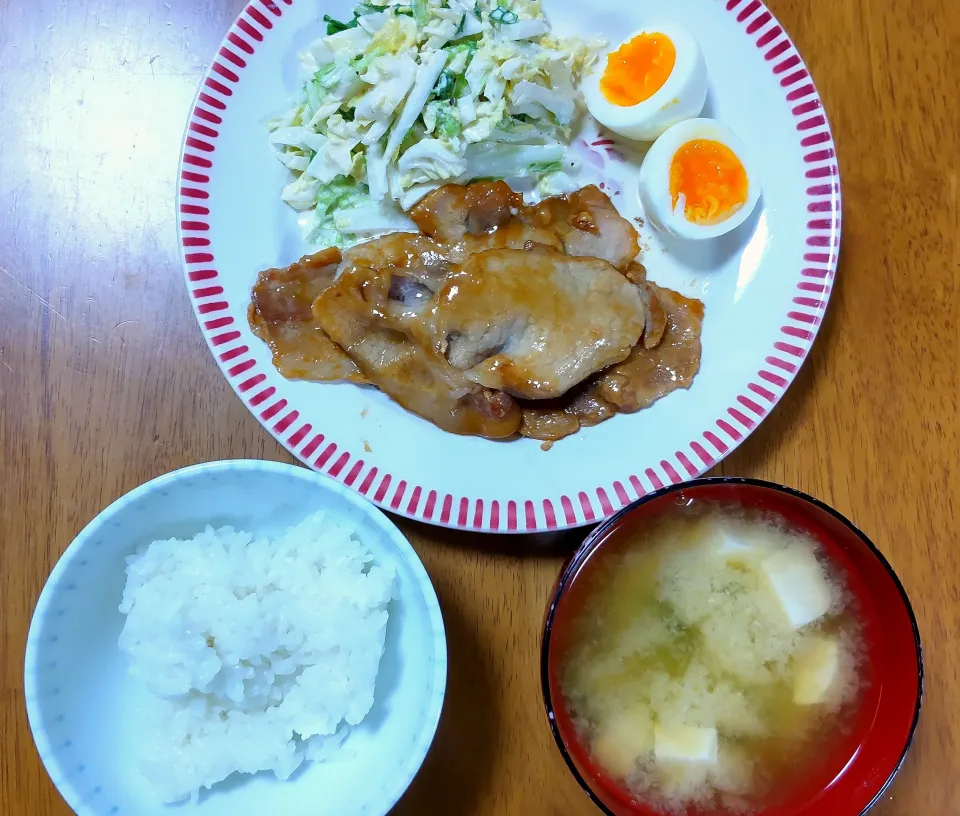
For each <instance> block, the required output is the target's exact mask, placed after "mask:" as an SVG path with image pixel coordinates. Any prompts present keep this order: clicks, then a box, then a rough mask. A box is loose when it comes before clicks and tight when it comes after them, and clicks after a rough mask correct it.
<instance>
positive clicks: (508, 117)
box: [267, 0, 601, 247]
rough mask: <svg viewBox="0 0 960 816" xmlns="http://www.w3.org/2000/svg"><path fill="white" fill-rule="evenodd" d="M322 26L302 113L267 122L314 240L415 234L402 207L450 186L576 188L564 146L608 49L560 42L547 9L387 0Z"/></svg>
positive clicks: (307, 62)
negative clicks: (590, 74) (583, 85)
mask: <svg viewBox="0 0 960 816" xmlns="http://www.w3.org/2000/svg"><path fill="white" fill-rule="evenodd" d="M323 20H324V23H325V25H326V35H325V36H322V37H320V38H319V39H317V40H316V41H315V42H313V43H312V44H311V46H310V47H309V49H308V50H307V51H305V52H304V53H303V54H301V56H300V59H301V64H302V66H303V68H304V73H305V75H306V76H307V79H306V81H305V82H304V85H303V89H302V90H301V92H300V96H299V98H298V99H297V101H296V104H295V105H294V106H293V107H292V108H291V109H290V110H289V111H288V112H287V113H286V114H285V115H284V116H281V117H278V118H275V119H272V120H270V121H269V122H268V123H267V128H268V130H269V134H270V141H271V142H272V144H273V145H274V147H275V148H276V151H277V157H278V158H279V159H280V161H281V162H283V163H284V164H285V165H286V166H287V167H288V168H289V169H290V170H291V171H292V172H293V173H294V174H295V176H296V178H295V179H294V180H293V181H291V182H290V183H289V184H287V185H286V187H284V189H283V193H282V195H281V197H282V198H283V200H284V201H285V202H286V203H287V204H289V205H290V206H291V207H293V208H294V209H295V210H298V211H301V212H303V213H304V215H305V216H306V218H310V217H311V216H310V212H311V211H312V213H313V215H312V221H310V223H309V233H308V235H307V240H308V241H309V242H310V243H312V244H314V245H316V246H318V247H325V246H333V245H339V246H343V245H345V244H349V243H353V242H355V241H357V240H362V239H364V238H368V237H372V236H374V235H376V234H380V233H384V232H389V231H393V230H402V229H411V228H413V229H415V227H414V226H413V222H412V221H410V220H409V219H408V218H407V217H406V216H405V215H404V213H403V211H404V210H408V209H409V208H410V207H412V206H413V205H414V204H415V203H416V202H417V201H419V200H420V199H421V198H422V197H423V196H425V195H426V194H427V193H429V192H431V191H432V190H435V189H436V188H437V187H439V186H440V185H442V184H445V183H448V182H461V183H466V182H468V181H471V180H475V179H485V178H492V179H512V180H518V179H522V180H524V181H525V183H526V185H527V186H528V188H530V189H532V190H533V192H534V193H535V194H537V195H556V194H559V193H564V192H569V191H572V190H573V189H575V188H576V187H577V185H576V184H575V183H574V182H573V179H572V178H571V177H570V175H569V173H568V172H565V171H570V170H571V168H572V167H573V166H574V163H573V162H571V161H570V160H569V159H568V158H567V155H566V152H567V151H566V148H567V145H569V143H570V140H571V137H572V133H573V128H574V124H575V122H576V120H577V118H578V116H579V115H580V113H581V112H582V98H581V94H580V91H579V89H578V87H577V86H578V83H579V81H580V79H581V77H582V76H583V74H584V72H585V71H586V70H588V69H589V68H590V67H591V65H592V64H593V62H594V60H595V59H596V51H597V48H598V46H600V45H601V43H600V42H599V41H595V42H587V41H584V40H578V39H572V38H568V39H559V38H556V37H554V36H553V35H552V34H551V33H550V25H549V23H548V22H547V19H546V17H545V16H544V14H543V11H542V9H541V4H540V2H538V0H386V3H385V5H373V4H370V3H360V4H359V5H357V6H356V8H355V9H354V10H353V17H352V18H351V19H349V20H336V19H333V18H331V17H330V16H329V15H324V18H323Z"/></svg>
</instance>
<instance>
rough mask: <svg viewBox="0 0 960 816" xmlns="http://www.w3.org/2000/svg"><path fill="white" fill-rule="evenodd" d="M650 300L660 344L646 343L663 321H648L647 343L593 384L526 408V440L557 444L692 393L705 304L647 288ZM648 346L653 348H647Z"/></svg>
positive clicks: (524, 405) (589, 383) (601, 375)
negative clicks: (615, 418) (685, 390)
mask: <svg viewBox="0 0 960 816" xmlns="http://www.w3.org/2000/svg"><path fill="white" fill-rule="evenodd" d="M641 285H642V286H646V287H648V290H647V293H646V296H647V297H649V298H650V304H651V306H650V310H649V311H648V314H651V313H656V312H658V311H659V312H662V313H663V315H664V319H663V322H662V329H661V330H660V336H659V340H658V341H657V342H656V343H654V341H653V340H652V339H650V340H648V337H647V332H648V331H650V330H651V326H653V331H657V329H658V327H659V326H660V325H661V324H660V323H659V321H654V322H652V323H651V322H650V321H648V324H647V326H646V327H645V330H644V337H643V339H642V340H641V342H640V343H638V344H637V345H636V346H635V347H634V349H633V351H632V352H631V353H630V356H629V357H628V358H627V359H626V360H624V361H623V362H621V363H618V364H617V365H614V366H611V367H610V368H608V369H607V370H606V371H603V372H602V373H600V374H598V375H597V376H596V377H594V378H593V379H591V380H590V381H589V382H588V383H587V384H585V386H583V387H581V388H580V389H577V390H575V391H572V392H570V393H569V394H567V395H566V396H565V397H564V398H563V399H561V400H556V401H551V402H547V403H541V402H527V403H524V404H523V423H522V425H521V427H520V433H521V435H522V436H527V437H530V438H532V439H542V440H545V441H554V440H557V439H562V438H563V437H565V436H570V435H571V434H574V433H576V432H577V431H578V430H580V428H582V427H588V426H591V425H596V424H597V423H599V422H603V421H604V420H606V419H609V418H610V417H612V416H614V415H615V414H617V413H632V412H634V411H639V410H640V409H641V408H646V407H648V406H650V405H652V404H653V403H654V402H656V401H657V400H658V399H660V398H661V397H665V396H666V395H667V394H669V393H670V392H671V391H676V390H677V389H679V388H689V387H690V385H691V384H692V383H693V379H694V377H695V376H696V374H697V372H698V371H699V370H700V351H701V347H700V334H701V327H702V323H703V304H702V303H701V302H700V301H699V300H694V299H692V298H686V297H684V296H683V295H680V294H678V293H677V292H674V291H672V290H670V289H663V288H661V287H659V286H655V285H654V284H648V283H644V284H641ZM648 344H650V347H648Z"/></svg>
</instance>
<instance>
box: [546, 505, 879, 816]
mask: <svg viewBox="0 0 960 816" xmlns="http://www.w3.org/2000/svg"><path fill="white" fill-rule="evenodd" d="M580 580H583V581H585V582H586V583H585V587H584V594H583V595H582V596H581V597H582V598H583V603H582V607H581V611H580V613H579V618H578V620H577V622H576V624H575V625H574V627H573V629H572V631H571V636H570V637H571V639H570V641H569V643H568V647H567V649H566V650H565V652H564V656H563V658H562V663H561V666H560V680H561V685H562V691H563V694H564V696H565V698H566V702H567V706H568V708H569V710H570V711H571V712H572V714H573V717H574V721H575V723H576V725H577V729H578V731H579V732H580V737H581V740H582V742H583V744H584V745H586V746H587V747H588V750H589V753H590V755H591V757H592V760H593V762H594V764H595V765H596V766H597V767H599V768H601V769H603V770H604V771H605V772H606V773H607V775H609V776H610V777H613V778H614V779H616V780H619V782H620V784H621V785H622V786H623V787H625V788H626V789H627V790H628V791H629V792H630V793H631V794H632V795H633V796H634V797H636V798H637V799H638V800H640V801H643V802H645V803H647V804H649V805H651V806H653V807H655V808H658V809H660V810H662V811H665V812H678V813H683V812H684V811H685V810H686V809H687V808H688V807H689V806H700V807H705V808H725V809H727V810H730V811H734V812H745V813H749V812H751V811H752V810H755V809H757V808H760V807H763V806H768V805H771V804H774V803H776V802H778V801H780V800H781V799H783V798H785V796H786V793H787V792H788V791H789V790H790V789H791V788H792V787H793V786H794V785H795V783H796V782H797V780H798V777H799V776H801V775H802V774H803V773H804V772H805V771H809V769H811V768H813V767H815V766H816V765H817V764H818V763H822V762H823V760H824V757H825V756H827V755H828V754H829V753H830V745H831V744H832V740H833V741H834V742H835V739H834V738H835V737H836V736H837V733H838V731H843V730H844V729H849V727H850V724H851V721H852V718H853V715H854V713H855V711H856V707H857V703H858V700H859V698H860V693H861V692H862V690H863V686H864V681H863V679H862V672H861V671H860V669H861V662H862V659H863V654H864V652H865V649H864V647H863V645H862V641H861V636H860V625H859V622H858V614H857V609H856V604H855V602H854V600H853V599H852V597H851V596H850V595H849V594H848V593H847V592H846V590H845V587H844V586H843V584H842V582H841V580H840V579H839V577H838V575H837V574H836V572H835V570H834V569H833V568H832V566H831V565H830V564H829V563H828V562H827V561H826V559H825V557H824V555H823V553H821V551H820V549H819V547H818V545H817V544H816V543H815V542H814V541H813V540H811V539H809V538H808V537H806V536H805V535H804V534H802V533H801V532H799V531H797V530H794V529H791V528H790V527H788V526H786V525H785V523H783V522H782V521H781V520H780V519H779V518H774V517H769V516H764V515H759V514H756V515H751V514H749V513H745V512H743V511H740V510H731V509H729V508H725V507H721V506H718V505H712V504H703V503H698V504H696V505H693V506H691V507H689V508H686V509H684V510H682V511H679V515H677V514H671V515H669V516H664V517H662V518H660V519H659V520H656V521H654V522H653V523H652V524H650V525H648V526H647V527H646V528H645V529H644V530H643V531H642V532H641V533H639V534H634V535H633V536H632V537H631V538H630V539H629V540H628V541H626V542H625V544H624V546H622V547H616V548H612V551H611V552H610V553H609V554H602V555H601V556H599V557H597V559H596V563H595V564H590V565H589V567H588V568H587V570H586V572H585V573H584V574H583V575H582V577H581V579H580Z"/></svg>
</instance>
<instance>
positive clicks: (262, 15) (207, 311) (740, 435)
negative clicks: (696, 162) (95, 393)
mask: <svg viewBox="0 0 960 816" xmlns="http://www.w3.org/2000/svg"><path fill="white" fill-rule="evenodd" d="M713 1H714V2H719V3H722V4H723V6H724V7H725V8H726V10H727V11H728V12H730V13H731V14H733V15H734V16H735V17H736V20H737V22H738V23H739V24H740V25H741V27H742V29H743V32H744V35H745V36H746V37H748V38H749V39H750V40H751V41H752V42H753V43H754V45H755V46H756V48H758V49H760V51H761V52H762V53H763V58H764V61H765V62H766V63H767V65H768V66H769V69H770V70H771V72H772V74H773V76H774V77H776V78H777V80H778V82H779V84H780V86H781V88H782V89H783V91H784V100H785V103H786V104H787V105H788V107H789V108H790V111H791V115H792V116H793V118H794V122H795V128H796V132H797V138H798V145H799V147H800V149H801V150H802V151H803V159H804V164H805V165H806V170H805V175H806V178H807V179H808V180H809V186H808V187H807V188H806V196H807V211H808V212H809V213H810V214H811V216H812V217H811V218H810V220H809V221H808V222H807V224H806V245H807V248H808V251H807V252H806V254H804V264H803V268H802V269H801V270H800V273H799V277H800V280H799V281H798V283H797V294H796V296H794V297H793V298H792V302H791V303H790V305H789V307H788V309H787V310H785V314H784V317H783V319H782V321H781V323H782V325H781V328H780V335H781V336H780V338H779V339H778V340H777V341H776V342H775V343H774V344H773V347H772V349H771V350H770V354H769V355H767V356H766V358H765V366H764V368H761V369H760V370H758V371H757V372H756V374H755V376H754V378H753V379H752V380H751V381H749V382H747V383H746V384H745V386H744V389H743V393H742V394H740V395H738V396H737V397H736V403H735V404H734V405H731V406H728V407H727V408H726V410H725V412H724V414H723V416H721V417H718V418H717V419H716V421H715V424H714V426H713V427H710V428H707V429H705V430H704V431H703V432H702V433H701V435H700V436H699V437H698V438H695V439H692V440H690V442H689V443H688V445H687V447H686V449H684V450H678V451H676V452H675V454H674V455H673V457H671V458H670V459H664V460H661V461H660V462H659V463H657V464H655V465H654V464H650V465H649V466H647V467H644V468H643V469H642V470H638V471H637V472H636V473H634V474H631V475H628V476H626V477H621V478H620V479H619V480H618V481H612V482H610V483H607V484H605V485H599V486H597V487H595V488H593V489H592V490H589V491H586V490H584V491H579V492H577V493H576V494H575V495H565V494H561V495H557V496H551V497H542V498H537V499H534V498H531V499H526V500H521V501H520V502H517V501H512V500H506V501H504V500H496V499H490V498H489V497H487V498H474V497H468V496H455V495H452V494H448V493H444V494H442V495H441V494H438V493H437V492H436V491H435V490H430V489H428V488H425V487H423V486H421V485H415V484H410V483H408V482H407V481H405V480H403V479H400V478H398V477H397V476H396V475H394V474H389V473H381V472H380V470H378V467H377V466H376V465H375V464H373V463H370V462H367V461H365V460H364V459H363V458H362V457H360V456H358V455H356V454H355V453H353V452H352V451H347V450H341V449H339V448H338V446H337V445H336V444H335V443H332V442H327V443H326V445H324V442H325V437H324V435H323V434H322V433H315V432H314V428H313V427H312V426H311V425H310V424H309V423H307V422H305V421H303V420H302V419H301V413H300V411H298V410H296V409H292V407H291V409H290V410H285V409H288V407H290V406H288V404H287V400H286V399H284V398H281V397H279V395H278V394H277V393H276V389H275V388H274V386H270V385H265V383H266V381H267V379H268V374H269V375H270V376H274V374H275V372H272V371H270V372H266V371H259V370H257V363H256V361H255V359H254V358H253V357H252V356H250V349H249V347H248V346H247V345H245V344H244V342H243V340H242V336H241V333H240V332H239V331H237V330H230V329H227V327H229V326H231V325H233V323H234V319H233V317H231V316H229V315H226V314H224V312H226V311H227V310H229V308H230V307H229V303H228V301H227V300H226V299H225V298H224V294H223V287H222V286H220V285H219V283H218V277H219V273H218V271H217V268H216V262H215V258H214V255H213V253H212V252H210V251H204V250H205V249H207V248H208V247H209V246H210V241H209V239H208V238H207V233H208V232H209V229H210V227H209V221H208V220H207V219H208V218H209V215H210V210H209V207H208V205H207V201H208V200H209V198H210V193H209V190H208V187H209V184H210V175H209V171H210V170H211V169H212V168H213V166H214V162H215V161H216V155H217V154H216V144H217V141H218V139H219V136H220V133H219V130H218V128H219V126H220V125H221V124H222V122H223V116H222V115H223V113H224V111H226V110H227V108H228V106H229V104H230V100H231V97H232V96H233V86H234V85H236V84H238V83H239V82H240V81H242V78H243V72H244V70H245V69H246V67H247V63H248V60H249V58H250V57H251V56H252V55H254V54H255V53H256V50H257V48H258V46H259V45H260V43H262V42H263V41H264V38H265V37H266V36H267V35H268V34H269V33H270V31H272V30H273V29H274V25H275V23H276V22H277V21H278V19H279V18H281V17H282V16H283V14H284V10H285V8H286V7H288V6H291V5H292V4H293V2H294V0H252V2H250V3H249V4H248V5H247V6H246V8H244V9H243V11H241V12H240V15H239V17H238V18H237V20H236V21H235V22H234V24H233V26H232V27H231V29H230V31H229V32H228V33H227V35H226V37H225V38H224V40H223V42H222V44H221V46H220V48H219V49H218V50H217V54H216V56H215V58H214V60H213V62H212V64H211V67H210V69H209V70H208V72H207V75H206V76H205V77H204V79H203V81H202V83H201V85H200V89H199V91H198V93H197V98H196V100H195V101H194V105H193V108H192V110H191V113H190V116H189V118H188V122H187V129H186V131H185V134H184V142H183V147H182V151H181V160H180V176H181V185H180V188H179V195H178V211H179V215H180V218H179V220H178V226H179V235H180V243H181V248H182V254H183V263H184V270H185V276H186V279H187V281H188V288H189V290H190V293H191V296H192V297H191V300H192V302H193V306H194V311H195V313H196V315H197V319H198V321H199V323H200V326H201V330H202V331H203V334H204V336H205V337H206V339H207V343H208V344H209V346H210V348H211V350H212V351H213V353H214V356H215V358H216V360H217V362H218V364H219V365H220V367H221V369H222V370H223V371H224V373H225V374H226V376H227V378H228V380H229V381H230V383H231V385H232V386H233V387H234V389H235V390H236V391H237V393H238V394H239V396H240V398H241V399H242V400H243V401H244V402H246V403H247V405H248V406H249V407H250V408H251V409H255V410H253V413H254V415H255V416H257V417H258V418H259V419H260V421H261V422H262V423H263V424H264V426H265V427H266V428H267V429H268V430H269V431H270V432H271V433H272V434H273V435H274V436H275V437H276V438H277V439H278V440H279V441H280V442H281V444H283V445H284V446H285V447H286V448H287V449H288V450H289V451H290V452H291V453H293V454H294V455H295V456H297V457H298V458H299V459H300V460H301V461H303V462H304V463H306V464H308V465H309V466H310V467H312V468H313V469H315V470H318V471H320V472H322V473H325V474H327V475H329V476H331V477H333V478H336V479H338V480H339V481H341V482H343V483H344V484H347V485H349V486H351V487H352V488H353V489H355V490H358V491H359V492H360V493H362V494H363V495H365V496H367V497H368V498H370V499H372V500H373V501H374V502H375V503H377V504H379V505H381V506H382V507H383V508H384V509H387V510H390V511H392V512H395V513H400V514H402V515H405V516H408V517H410V518H414V519H420V520H425V521H431V522H432V523H435V524H437V523H439V524H442V525H446V526H450V527H458V528H465V529H474V530H480V531H500V532H513V531H516V532H531V531H539V530H553V529H563V528H567V527H576V526H581V525H583V524H587V523H590V522H594V521H597V520H598V519H600V518H602V517H604V516H608V515H610V514H611V513H613V512H615V511H616V510H618V509H620V508H621V507H623V506H625V505H627V504H629V503H630V502H631V501H633V500H634V499H637V498H639V497H641V496H644V495H646V494H647V493H648V492H650V491H652V490H658V489H660V488H662V487H663V486H664V485H667V484H671V483H677V482H679V481H682V480H685V479H690V478H695V477H697V476H699V475H701V474H703V473H704V472H706V471H707V470H708V469H709V468H711V467H713V466H714V465H715V464H716V463H717V462H718V460H719V459H720V458H722V457H724V456H726V455H727V454H728V453H730V452H731V451H732V450H733V449H734V448H735V447H736V446H737V445H739V444H740V443H741V442H742V441H743V440H744V439H745V438H746V436H747V435H748V434H749V433H750V432H751V431H752V430H753V428H755V427H756V425H757V424H759V422H760V421H761V420H762V419H763V418H764V417H766V416H767V414H769V413H770V411H771V410H773V408H774V406H775V405H776V404H777V402H778V401H779V399H780V398H781V397H782V396H783V393H784V392H785V390H786V388H787V387H788V386H789V384H790V382H791V381H792V380H793V378H794V377H795V376H796V373H797V371H798V370H799V367H800V365H801V364H802V362H803V361H804V360H805V359H806V357H807V355H808V354H809V351H810V347H811V345H812V343H813V341H814V338H815V337H816V334H817V331H818V329H819V326H820V323H821V321H822V318H823V314H824V311H825V310H826V307H827V303H828V301H829V298H830V295H831V292H832V286H833V279H834V277H835V274H836V269H837V257H838V250H839V238H840V230H841V215H840V212H841V198H840V183H839V178H840V171H839V167H838V165H837V160H836V150H835V147H834V142H833V136H832V134H831V131H830V125H829V122H828V121H827V117H826V114H825V113H824V111H823V105H822V102H821V100H820V96H819V94H818V93H817V90H816V87H815V86H814V84H813V82H812V80H811V78H810V75H809V73H808V71H807V69H806V67H805V66H804V64H803V61H802V60H801V58H800V55H799V53H797V50H796V48H795V47H794V45H793V43H792V42H791V41H790V38H789V37H788V36H787V34H786V33H785V32H784V30H783V28H782V26H780V24H779V23H778V22H777V20H776V18H775V17H774V16H773V15H772V14H771V12H770V11H769V10H768V9H767V8H766V6H765V5H764V4H763V3H762V2H760V0H713ZM607 141H609V140H607ZM596 144H597V145H599V146H601V147H607V148H608V149H609V146H608V145H607V142H606V141H603V140H600V141H598V142H597V143H596ZM611 144H612V143H611ZM813 216H815V217H813ZM199 282H202V283H203V285H200V286H197V285H196V284H197V283H199Z"/></svg>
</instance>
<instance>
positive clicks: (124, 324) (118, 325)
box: [113, 320, 137, 331]
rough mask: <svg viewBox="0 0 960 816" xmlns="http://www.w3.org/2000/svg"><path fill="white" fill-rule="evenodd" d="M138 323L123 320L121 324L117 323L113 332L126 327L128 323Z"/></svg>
mask: <svg viewBox="0 0 960 816" xmlns="http://www.w3.org/2000/svg"><path fill="white" fill-rule="evenodd" d="M136 322H137V321H136V320H121V321H120V322H119V323H117V325H116V326H114V327H113V331H116V330H117V329H119V328H120V327H121V326H126V325H127V323H136Z"/></svg>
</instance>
